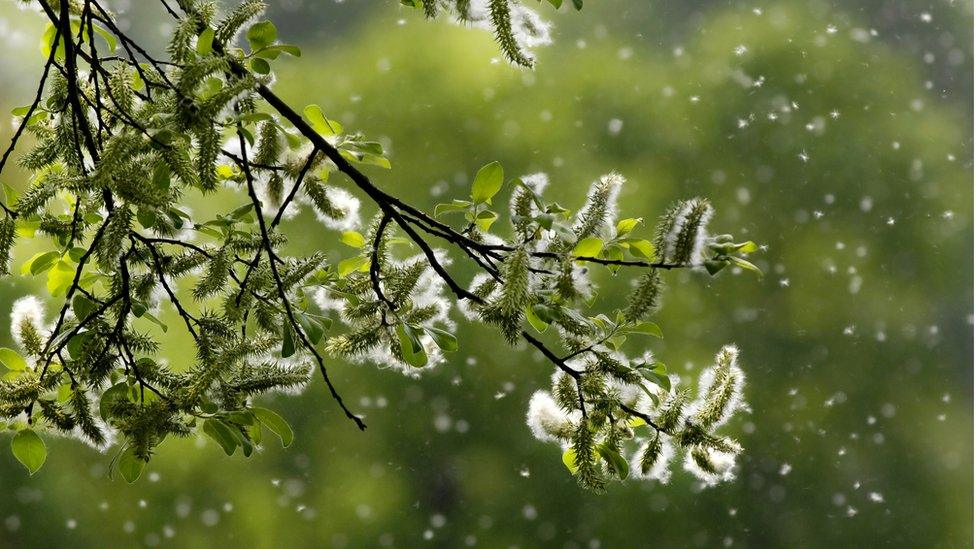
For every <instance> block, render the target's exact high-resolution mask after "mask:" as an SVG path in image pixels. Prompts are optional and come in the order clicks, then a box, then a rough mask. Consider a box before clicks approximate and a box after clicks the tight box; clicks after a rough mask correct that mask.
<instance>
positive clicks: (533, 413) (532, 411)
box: [525, 391, 579, 442]
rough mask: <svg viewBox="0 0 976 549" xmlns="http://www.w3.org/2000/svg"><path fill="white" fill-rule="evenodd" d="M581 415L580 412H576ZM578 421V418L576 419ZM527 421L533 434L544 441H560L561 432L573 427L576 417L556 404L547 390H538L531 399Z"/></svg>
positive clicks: (526, 415)
mask: <svg viewBox="0 0 976 549" xmlns="http://www.w3.org/2000/svg"><path fill="white" fill-rule="evenodd" d="M575 413H576V414H577V415H579V412H578V411H577V412H575ZM576 421H578V419H576ZM525 423H526V424H527V425H528V426H529V429H531V430H532V436H534V437H535V438H536V439H538V440H541V441H543V442H559V437H558V434H559V433H566V432H569V431H570V430H571V429H573V425H574V423H575V421H574V418H573V417H572V416H571V415H570V414H569V413H567V412H566V411H565V410H563V409H562V408H560V407H559V404H556V401H555V400H553V398H552V396H551V395H550V394H549V393H547V392H545V391H536V392H535V393H534V394H533V395H532V398H531V399H529V411H528V412H527V413H526V414H525Z"/></svg>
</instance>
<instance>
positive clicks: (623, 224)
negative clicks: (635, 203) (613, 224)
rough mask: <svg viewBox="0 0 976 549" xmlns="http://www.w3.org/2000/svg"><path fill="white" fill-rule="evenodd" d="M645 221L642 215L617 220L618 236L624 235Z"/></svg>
mask: <svg viewBox="0 0 976 549" xmlns="http://www.w3.org/2000/svg"><path fill="white" fill-rule="evenodd" d="M643 222H644V219H643V218H641V217H629V218H627V219H621V220H620V221H618V222H617V236H623V235H625V234H627V233H629V232H630V231H633V230H634V228H635V227H637V225H639V224H640V223H643Z"/></svg>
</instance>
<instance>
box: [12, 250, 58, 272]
mask: <svg viewBox="0 0 976 549" xmlns="http://www.w3.org/2000/svg"><path fill="white" fill-rule="evenodd" d="M59 257H61V254H60V253H58V252H38V253H36V254H34V256H33V257H31V258H30V259H28V260H27V261H25V262H24V264H23V265H22V266H21V267H20V274H23V275H26V274H28V273H30V274H32V275H35V276H36V275H39V274H41V273H43V272H44V271H46V270H48V269H50V268H51V267H52V266H53V265H54V262H55V261H57V260H58V258H59Z"/></svg>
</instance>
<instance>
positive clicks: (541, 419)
mask: <svg viewBox="0 0 976 549" xmlns="http://www.w3.org/2000/svg"><path fill="white" fill-rule="evenodd" d="M595 350H596V351H598V352H601V353H607V354H608V355H610V356H611V357H612V358H614V359H615V360H617V361H619V362H621V363H623V364H624V365H627V366H630V367H634V366H636V365H637V364H640V363H646V364H650V363H653V361H654V357H653V355H652V354H651V353H650V352H649V351H648V352H646V353H645V354H644V355H643V356H641V357H640V358H639V359H629V358H628V357H626V356H625V355H623V354H622V353H619V352H616V351H613V350H611V349H609V348H607V347H604V346H597V347H595ZM737 357H738V349H737V348H736V347H735V346H733V345H727V346H725V347H723V348H722V350H721V351H719V353H718V355H717V356H716V363H717V364H716V365H715V366H712V367H711V368H709V369H707V370H705V371H704V372H703V373H702V374H701V377H700V379H699V386H700V388H699V392H700V394H699V397H698V400H697V401H696V402H694V403H692V404H690V405H688V406H686V407H685V408H684V410H683V411H682V413H681V417H680V418H679V419H678V420H677V421H676V424H677V425H678V430H679V431H680V430H681V429H682V428H683V426H684V425H685V423H686V421H690V422H697V421H698V420H697V418H695V417H694V414H695V413H696V412H697V411H698V410H699V409H701V408H702V407H703V406H704V402H705V401H706V400H707V399H708V398H712V397H713V395H709V394H708V393H709V388H710V387H711V385H712V382H713V381H714V380H715V376H716V373H717V372H718V371H719V370H718V369H719V368H724V369H726V370H724V371H726V372H728V378H727V379H729V380H731V381H730V382H731V383H732V388H733V391H732V396H731V398H729V399H728V401H727V402H726V405H725V407H724V408H722V410H721V417H720V418H719V420H718V421H716V422H714V423H712V424H710V425H708V426H707V429H708V431H709V432H711V431H713V430H714V428H716V427H718V426H720V425H722V424H724V423H725V422H727V421H728V419H729V417H731V416H732V414H734V413H735V412H736V411H738V410H741V409H744V408H745V404H744V401H743V398H742V386H743V384H744V381H743V380H744V378H745V376H744V374H743V373H742V370H741V369H740V368H739V366H738V363H737V360H736V359H737ZM587 360H588V359H587V358H585V357H575V358H573V359H571V360H568V361H567V363H566V365H567V366H568V367H570V368H572V369H574V370H577V371H583V370H585V369H586V367H587ZM564 376H565V374H563V373H562V372H561V371H560V370H556V371H555V372H554V374H553V376H552V385H553V393H554V392H555V391H556V387H557V385H558V384H559V381H560V380H561V379H562V378H563V377H564ZM670 380H671V388H670V390H665V389H664V388H662V387H660V386H659V385H657V384H653V383H643V387H644V389H646V390H647V391H649V392H651V393H652V394H653V396H654V397H656V398H652V397H651V396H649V395H648V394H647V391H645V390H644V389H642V388H641V386H640V385H638V384H631V383H624V382H622V381H620V380H619V379H616V378H614V377H612V376H610V375H607V376H605V379H604V382H605V383H606V385H607V387H608V389H609V390H610V391H611V393H615V394H616V397H617V398H618V399H619V400H620V402H621V403H622V404H623V405H625V406H627V407H629V408H632V409H634V410H636V411H638V412H640V413H642V414H646V415H647V416H650V417H651V418H657V417H659V416H660V414H661V413H662V411H663V410H664V409H665V408H667V407H668V406H670V405H671V402H672V401H673V399H675V398H680V395H679V394H678V392H679V384H680V377H679V376H677V375H671V376H670ZM553 393H550V392H546V391H537V392H536V393H535V394H533V395H532V398H531V399H530V401H529V407H528V412H527V414H526V424H527V425H528V427H529V429H531V431H532V434H533V436H535V438H537V439H538V440H540V441H544V442H557V443H559V444H560V445H561V446H562V447H563V448H566V447H568V444H569V443H568V439H567V438H566V437H567V434H568V433H571V432H572V430H571V428H572V427H573V426H575V425H578V422H579V421H580V419H581V418H582V414H581V412H580V411H579V410H573V411H572V412H567V411H566V410H564V409H563V408H562V407H560V406H559V404H558V403H557V402H556V401H555V399H554V398H553V396H552V395H553ZM637 429H639V430H637V431H635V434H637V436H636V437H635V438H634V439H633V440H634V443H635V444H634V445H630V446H629V448H630V450H631V451H628V452H627V454H626V456H627V457H628V461H629V463H630V476H631V477H632V478H636V479H641V480H652V481H657V482H660V483H662V484H665V483H667V482H669V481H670V479H671V463H672V462H673V461H674V459H675V456H676V455H677V453H678V450H679V448H678V447H677V446H676V440H677V439H676V438H674V437H677V436H678V433H672V432H667V433H665V432H660V433H658V432H655V431H654V430H653V428H648V427H646V426H641V427H638V428H637ZM656 437H660V445H661V447H660V451H659V453H658V455H657V457H656V459H655V460H654V462H653V463H651V464H650V467H649V468H648V470H647V472H646V473H645V472H643V470H642V469H643V467H642V465H643V463H642V461H643V459H642V458H643V457H644V454H645V452H646V451H647V448H648V447H649V446H650V445H651V444H653V443H654V441H655V439H656ZM634 446H636V449H634ZM719 446H720V447H721V448H722V449H721V450H720V449H716V448H714V447H701V446H693V447H692V448H688V449H687V450H686V451H685V456H684V462H683V468H684V469H685V470H686V471H688V472H690V473H691V474H693V475H694V476H695V477H696V478H698V479H699V480H700V481H701V482H702V483H703V484H704V485H705V486H714V485H716V484H718V483H720V482H725V481H728V480H732V479H734V478H735V471H734V469H735V458H736V456H737V455H738V453H739V452H740V451H741V449H740V447H739V446H738V443H736V442H735V441H734V440H732V439H724V440H722V441H721V444H720V445H719ZM695 453H697V454H698V455H699V456H703V457H704V459H705V461H706V462H707V463H706V465H707V466H706V467H702V465H701V464H699V462H697V461H696V460H695Z"/></svg>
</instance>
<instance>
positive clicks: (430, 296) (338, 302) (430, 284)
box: [313, 250, 456, 377]
mask: <svg viewBox="0 0 976 549" xmlns="http://www.w3.org/2000/svg"><path fill="white" fill-rule="evenodd" d="M434 255H435V257H436V258H437V261H438V263H440V264H441V265H444V266H449V265H450V264H451V260H450V258H449V257H448V256H447V253H446V252H444V251H443V250H434ZM390 261H391V262H394V261H393V260H392V259H391V260H390ZM417 261H426V258H425V257H424V256H423V255H416V256H413V257H409V258H407V259H405V260H403V261H399V262H395V263H398V264H400V265H408V264H412V263H415V262H417ZM381 284H382V283H381ZM445 290H446V285H445V283H444V280H443V279H441V277H440V276H438V275H437V273H436V272H434V270H433V269H432V268H431V267H427V268H426V269H424V272H423V273H422V274H421V275H420V278H419V279H418V280H417V285H416V287H415V290H414V293H412V294H411V301H412V302H413V304H414V306H416V307H418V308H419V307H428V306H431V305H433V306H434V308H435V309H436V311H437V312H436V313H435V314H434V316H433V317H431V319H430V320H429V321H428V323H430V324H434V325H436V326H438V327H440V328H441V329H444V330H447V331H449V332H451V331H453V330H454V329H455V326H456V325H455V323H454V321H453V320H452V319H451V318H450V316H449V313H450V311H451V302H450V301H449V300H448V299H447V298H446V297H445ZM313 299H314V300H315V303H316V305H318V306H319V307H320V308H321V309H322V310H323V311H336V312H338V313H339V314H340V319H341V320H342V321H343V322H345V323H347V324H350V325H351V320H350V319H349V318H347V317H346V316H345V314H344V312H345V311H344V310H345V307H346V304H345V301H344V300H342V299H339V298H335V297H333V296H332V295H331V294H330V292H329V290H328V289H326V288H320V289H318V290H317V291H316V292H315V293H314V294H313ZM383 333H385V332H383ZM384 337H388V336H384ZM394 337H395V336H394ZM418 337H419V339H420V344H421V345H422V346H423V347H424V351H425V352H426V353H427V366H426V367H424V368H416V367H414V366H411V365H409V364H407V363H405V362H403V361H402V360H400V359H399V358H397V357H396V356H394V355H393V352H392V351H391V350H390V345H391V343H392V341H391V340H389V339H384V340H381V342H380V344H379V345H376V346H374V347H373V348H371V349H370V350H368V351H366V352H365V353H362V354H360V355H354V356H350V357H348V360H349V361H351V362H354V363H357V364H365V363H369V364H374V365H376V366H379V367H381V368H387V367H388V368H393V369H395V370H398V371H399V372H401V373H402V374H404V375H407V376H410V377H418V376H419V375H420V374H421V373H423V372H425V371H428V370H430V369H431V366H436V365H437V364H440V363H442V362H444V353H443V352H442V351H441V349H440V347H438V346H437V344H436V343H435V342H434V339H433V338H432V337H430V336H429V335H427V333H426V332H420V333H419V334H418Z"/></svg>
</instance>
